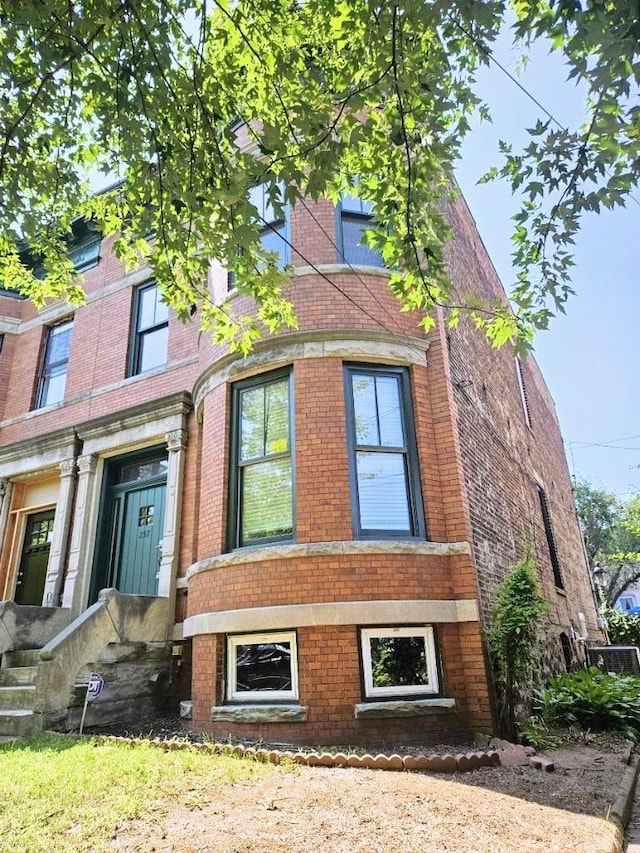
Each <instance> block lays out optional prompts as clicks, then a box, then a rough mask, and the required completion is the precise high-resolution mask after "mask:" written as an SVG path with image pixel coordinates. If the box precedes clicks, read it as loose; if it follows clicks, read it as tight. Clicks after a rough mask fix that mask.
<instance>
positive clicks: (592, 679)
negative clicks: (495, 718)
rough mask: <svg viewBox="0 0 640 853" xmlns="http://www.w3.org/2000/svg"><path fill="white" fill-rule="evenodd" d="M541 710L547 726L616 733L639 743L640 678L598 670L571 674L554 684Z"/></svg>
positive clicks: (563, 676)
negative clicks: (578, 727) (574, 727)
mask: <svg viewBox="0 0 640 853" xmlns="http://www.w3.org/2000/svg"><path fill="white" fill-rule="evenodd" d="M537 710H538V713H539V714H540V716H541V717H542V718H543V719H544V720H545V721H546V722H547V723H552V724H555V725H561V726H573V725H577V726H580V728H582V729H587V730H590V731H614V732H619V733H621V734H623V735H624V736H625V737H628V738H630V739H631V740H635V741H639V740H640V678H638V677H636V676H633V675H622V674H615V675H610V674H609V673H605V672H601V671H600V670H599V669H595V668H591V669H590V670H589V671H588V672H585V671H582V670H581V671H578V672H568V673H565V674H564V675H561V676H559V677H558V678H555V679H554V680H553V681H552V682H551V684H550V685H549V687H548V689H547V690H545V692H544V693H543V694H542V696H541V697H540V699H539V704H538V709H537Z"/></svg>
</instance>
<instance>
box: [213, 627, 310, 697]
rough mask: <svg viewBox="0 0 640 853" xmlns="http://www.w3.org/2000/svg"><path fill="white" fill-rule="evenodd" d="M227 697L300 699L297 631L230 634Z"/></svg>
mask: <svg viewBox="0 0 640 853" xmlns="http://www.w3.org/2000/svg"><path fill="white" fill-rule="evenodd" d="M227 699H228V700H229V701H231V702H252V701H253V702H278V701H282V702H286V701H289V702H290V701H292V700H295V701H297V700H298V661H297V650H296V635H295V632H294V631H287V632H278V633H269V634H240V635H236V636H230V637H228V639H227Z"/></svg>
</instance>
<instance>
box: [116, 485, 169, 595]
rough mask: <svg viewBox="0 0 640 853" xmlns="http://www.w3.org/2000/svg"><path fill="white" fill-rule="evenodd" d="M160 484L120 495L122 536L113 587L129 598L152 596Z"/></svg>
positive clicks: (157, 556) (159, 532)
mask: <svg viewBox="0 0 640 853" xmlns="http://www.w3.org/2000/svg"><path fill="white" fill-rule="evenodd" d="M165 491H166V486H165V484H164V483H161V484H158V485H155V486H146V487H144V488H139V489H131V490H126V491H123V493H122V496H121V498H120V499H121V501H122V534H121V542H120V548H119V551H120V553H119V555H118V561H117V566H116V572H115V586H116V589H117V590H119V591H120V592H124V593H128V594H130V595H155V594H156V591H157V588H158V577H157V576H158V569H159V566H160V557H161V553H160V540H161V539H162V530H163V528H164V498H165Z"/></svg>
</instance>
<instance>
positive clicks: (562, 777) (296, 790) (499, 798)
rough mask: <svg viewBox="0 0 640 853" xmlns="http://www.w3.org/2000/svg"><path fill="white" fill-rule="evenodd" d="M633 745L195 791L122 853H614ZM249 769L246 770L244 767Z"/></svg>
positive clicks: (594, 743) (122, 839)
mask: <svg viewBox="0 0 640 853" xmlns="http://www.w3.org/2000/svg"><path fill="white" fill-rule="evenodd" d="M628 752H629V745H628V744H627V743H626V742H623V741H619V740H615V739H613V738H606V737H600V738H593V737H592V738H582V739H579V740H575V739H573V740H571V739H570V740H569V741H567V742H565V743H564V744H563V745H562V747H561V748H559V749H555V750H553V751H551V752H547V753H544V754H545V755H547V756H548V757H550V758H552V759H553V761H554V762H555V771H554V772H553V773H547V772H544V771H540V770H534V769H533V768H531V767H529V766H524V767H523V766H520V767H496V768H485V769H482V770H477V771H474V772H471V773H464V774H455V775H452V776H449V775H436V774H426V773H407V772H403V773H397V772H388V771H386V772H385V771H380V770H361V769H338V768H335V769H331V768H322V767H315V768H309V767H301V766H294V767H289V768H276V769H275V771H274V773H273V775H269V776H267V777H266V778H264V779H261V780H259V781H254V782H242V783H234V784H232V785H229V786H225V787H223V788H216V789H211V790H198V791H185V792H184V797H183V798H182V800H181V801H178V802H176V803H175V805H173V806H171V807H170V808H169V810H168V811H167V812H166V813H163V814H158V815H157V816H156V817H155V818H154V819H153V820H151V821H138V822H136V823H135V824H133V825H131V826H128V827H123V828H122V831H121V832H119V833H118V835H117V837H115V838H114V839H113V842H112V843H113V851H114V853H134V851H135V853H142V851H144V853H276V851H277V853H306V851H314V853H315V851H318V850H323V851H331V853H334V852H335V853H342V851H344V853H365V851H366V853H372V851H374V853H378V851H379V853H396V851H398V853H400V851H402V853H414V851H415V853H447V851H456V853H514V851H517V853H612V851H613V850H614V849H616V848H615V843H616V832H615V829H614V826H613V824H611V823H607V822H606V817H607V815H608V813H609V810H610V808H611V805H612V803H613V801H614V800H615V798H616V796H617V793H618V790H619V788H620V784H621V781H622V777H623V774H624V771H625V767H626V764H625V760H626V757H627V755H628ZM243 760H246V759H243Z"/></svg>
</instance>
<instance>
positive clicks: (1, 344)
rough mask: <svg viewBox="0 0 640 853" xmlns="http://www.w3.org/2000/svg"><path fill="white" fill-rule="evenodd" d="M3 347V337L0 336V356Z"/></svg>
mask: <svg viewBox="0 0 640 853" xmlns="http://www.w3.org/2000/svg"><path fill="white" fill-rule="evenodd" d="M3 346H4V335H0V354H1V353H2V347H3Z"/></svg>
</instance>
